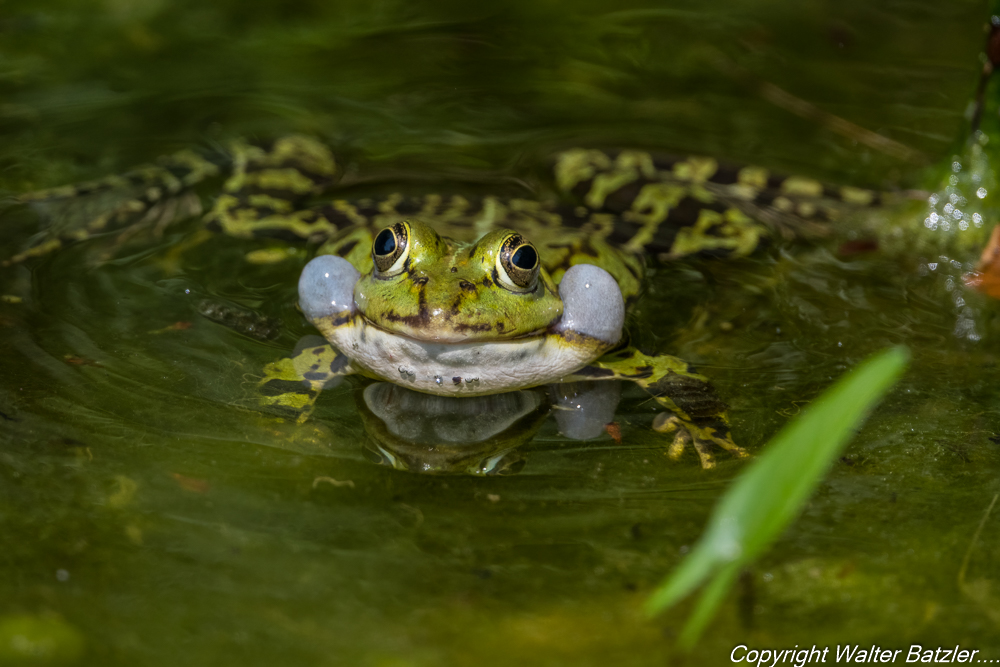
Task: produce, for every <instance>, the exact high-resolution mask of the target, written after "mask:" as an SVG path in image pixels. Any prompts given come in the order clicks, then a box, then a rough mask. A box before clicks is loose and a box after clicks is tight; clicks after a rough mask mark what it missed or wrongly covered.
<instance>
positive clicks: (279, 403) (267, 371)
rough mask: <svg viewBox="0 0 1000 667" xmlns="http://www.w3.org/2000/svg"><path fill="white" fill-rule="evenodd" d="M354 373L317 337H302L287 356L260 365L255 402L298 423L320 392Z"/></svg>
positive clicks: (307, 413) (333, 349) (332, 348)
mask: <svg viewBox="0 0 1000 667" xmlns="http://www.w3.org/2000/svg"><path fill="white" fill-rule="evenodd" d="M354 372H355V371H354V369H353V368H351V364H350V361H349V360H348V359H347V357H346V356H344V355H343V354H341V353H340V352H339V351H338V350H337V349H336V348H334V347H333V346H331V345H330V344H329V343H326V342H324V341H323V339H322V338H319V337H318V336H305V337H303V338H302V339H301V340H300V341H299V344H298V345H296V346H295V351H294V352H293V353H292V356H291V357H288V358H285V359H280V360H278V361H275V362H272V363H270V364H267V365H266V366H264V377H262V378H261V379H260V381H259V382H258V383H257V394H258V402H259V404H260V405H262V406H266V407H269V408H271V409H275V410H276V411H277V412H279V413H280V414H282V416H286V417H289V418H294V419H295V421H297V422H299V423H302V422H304V421H305V420H306V419H308V418H309V415H310V414H312V411H313V407H314V406H315V404H316V399H317V398H318V397H319V393H320V392H321V391H322V390H323V389H329V388H331V387H335V386H337V385H338V384H339V383H340V379H341V378H342V377H344V376H345V375H351V374H352V373H354Z"/></svg>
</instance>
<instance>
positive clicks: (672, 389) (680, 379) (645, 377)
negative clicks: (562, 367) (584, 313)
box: [566, 347, 747, 468]
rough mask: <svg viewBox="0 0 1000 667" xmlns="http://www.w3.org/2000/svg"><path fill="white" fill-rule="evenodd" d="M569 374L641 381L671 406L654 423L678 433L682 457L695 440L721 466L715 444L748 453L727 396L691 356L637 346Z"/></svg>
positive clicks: (673, 448)
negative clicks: (732, 427)
mask: <svg viewBox="0 0 1000 667" xmlns="http://www.w3.org/2000/svg"><path fill="white" fill-rule="evenodd" d="M566 379H567V380H582V379H588V380H602V379H603V380H629V381H631V382H635V383H636V384H638V385H639V386H641V387H642V388H643V389H645V390H646V391H647V392H649V393H650V394H651V395H652V396H653V398H654V399H655V400H656V402H657V403H659V404H660V405H661V406H663V407H664V408H665V409H666V412H663V413H661V414H659V415H657V417H656V419H655V420H654V422H653V428H654V429H655V430H657V431H659V432H661V433H673V434H674V439H673V442H672V443H671V445H670V447H669V448H668V450H667V455H668V456H670V458H672V459H676V458H678V457H680V456H681V454H683V452H684V450H685V449H686V448H687V447H688V446H689V445H691V446H693V447H694V449H695V451H696V452H697V453H698V457H699V458H700V459H701V465H702V467H703V468H712V467H714V466H715V458H714V456H713V452H712V450H713V449H714V448H715V447H721V448H722V449H724V450H726V451H728V452H731V453H733V454H734V455H736V456H738V457H745V456H747V453H746V451H745V450H744V449H743V448H742V447H739V446H738V445H737V444H736V443H735V442H733V438H732V435H731V434H730V432H729V424H728V420H727V417H726V404H725V403H723V402H722V400H721V399H720V398H719V396H718V394H717V393H716V391H715V388H714V387H713V386H712V385H711V384H710V383H709V381H708V378H706V377H705V376H703V375H700V374H698V373H695V372H694V370H693V369H692V368H691V367H690V366H689V365H688V364H687V362H685V361H683V360H681V359H678V358H677V357H671V356H669V355H665V354H663V355H655V356H650V355H647V354H643V353H642V352H640V351H638V350H636V349H635V348H632V347H628V348H625V349H623V350H618V351H615V352H611V353H608V354H606V355H604V356H603V357H601V358H600V359H598V360H597V361H595V362H593V363H592V364H590V365H589V366H586V367H584V368H582V369H581V370H579V371H577V373H575V374H574V375H573V376H572V377H570V378H566Z"/></svg>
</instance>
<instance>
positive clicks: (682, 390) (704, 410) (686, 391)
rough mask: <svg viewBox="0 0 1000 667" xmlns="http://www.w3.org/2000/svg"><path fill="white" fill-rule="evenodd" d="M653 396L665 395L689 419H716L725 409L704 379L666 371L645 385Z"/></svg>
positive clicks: (713, 389)
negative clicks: (657, 378)
mask: <svg viewBox="0 0 1000 667" xmlns="http://www.w3.org/2000/svg"><path fill="white" fill-rule="evenodd" d="M647 390H648V391H649V393H651V394H652V395H653V396H666V397H667V398H669V399H670V400H671V401H673V402H674V404H675V405H677V407H678V408H680V409H681V410H683V411H684V412H685V413H687V415H688V416H689V417H691V419H694V420H698V419H713V420H714V419H716V418H717V417H718V415H720V414H722V413H724V412H725V411H726V407H727V406H726V404H725V403H723V402H722V400H721V399H720V398H719V395H718V394H717V393H716V392H715V388H714V387H713V386H712V385H710V384H708V382H706V381H705V380H699V379H697V378H692V377H687V376H684V375H680V374H678V373H676V372H674V371H668V372H667V374H666V375H664V376H663V377H661V378H660V379H659V380H657V381H656V382H654V383H652V384H650V385H649V386H648V387H647Z"/></svg>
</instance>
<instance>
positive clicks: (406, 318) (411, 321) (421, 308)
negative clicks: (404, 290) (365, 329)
mask: <svg viewBox="0 0 1000 667" xmlns="http://www.w3.org/2000/svg"><path fill="white" fill-rule="evenodd" d="M409 268H410V258H409V257H407V258H406V265H405V266H404V268H403V271H404V272H405V273H407V274H408V275H409V278H410V280H412V281H413V284H414V285H416V286H417V288H418V289H417V314H416V315H400V314H399V313H397V312H396V311H394V310H390V311H386V313H385V314H383V315H382V317H383V318H384V319H386V320H388V321H389V322H401V323H403V324H405V325H406V326H409V327H413V328H414V329H421V328H424V327H426V326H428V325H429V324H430V321H431V314H430V310H429V309H428V308H427V290H426V286H427V278H426V276H422V277H419V278H415V277H414V276H413V275H412V274H410V272H409ZM376 277H377V276H376ZM386 280H391V278H387V279H386Z"/></svg>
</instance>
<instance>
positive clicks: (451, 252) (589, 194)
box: [5, 135, 881, 469]
mask: <svg viewBox="0 0 1000 667" xmlns="http://www.w3.org/2000/svg"><path fill="white" fill-rule="evenodd" d="M227 170H228V171H229V174H228V176H227V177H225V181H224V183H223V186H222V193H221V194H220V195H219V196H218V197H217V198H216V199H215V200H214V203H213V204H212V206H211V208H210V210H209V211H208V213H207V214H206V215H205V216H204V221H205V225H206V227H207V228H208V229H209V230H214V231H217V232H221V233H224V234H227V235H229V236H231V237H234V238H236V239H241V238H242V239H251V238H259V237H275V238H282V239H287V240H291V241H304V242H306V243H307V244H310V245H311V246H312V248H313V249H314V252H313V253H312V254H313V255H314V257H313V258H312V259H311V260H310V261H309V262H308V263H307V264H306V265H305V266H304V268H303V270H302V273H301V276H300V280H299V286H298V287H299V289H298V292H299V307H300V309H301V311H302V313H303V315H304V316H305V318H306V319H307V320H308V321H309V322H310V323H311V324H312V325H313V326H314V327H316V329H317V330H318V331H319V332H320V333H321V334H322V335H323V337H324V338H325V339H326V341H327V342H326V343H323V344H318V345H307V346H302V347H301V349H297V350H296V351H295V353H294V354H292V355H291V356H289V357H287V358H284V359H281V360H278V361H275V362H272V363H269V364H267V365H266V366H265V367H264V368H263V370H262V377H261V379H260V380H259V382H258V385H257V389H258V392H259V402H260V405H261V406H263V407H266V408H273V409H277V410H280V411H283V412H284V413H285V414H287V415H290V416H293V417H294V419H295V420H296V421H299V422H301V421H304V420H306V419H308V418H309V416H310V414H311V412H312V409H313V407H314V405H315V402H316V400H317V398H318V396H319V395H320V392H321V391H322V390H323V389H324V388H325V387H328V386H330V385H331V384H333V383H335V382H337V381H339V379H340V378H343V377H346V376H351V375H353V376H359V377H362V378H367V379H368V380H374V381H378V382H389V383H393V384H396V385H400V386H402V387H405V388H407V389H411V390H414V391H417V392H423V393H427V394H432V395H439V396H453V397H477V396H484V395H490V394H499V393H504V392H511V391H521V390H526V389H531V388H535V387H543V386H547V385H560V384H564V383H576V382H600V381H623V382H631V383H634V384H636V385H638V386H639V387H641V388H642V389H643V390H645V391H646V392H647V393H648V394H649V395H650V396H651V397H652V399H653V400H654V401H655V402H656V404H657V405H658V406H659V407H660V408H661V409H662V412H661V413H660V414H658V415H657V417H656V418H655V419H654V422H653V428H654V430H656V431H658V432H660V433H663V434H665V437H666V438H667V439H669V440H670V442H669V444H668V446H667V452H668V453H669V455H670V457H671V458H675V459H676V458H679V457H680V456H681V455H682V454H683V452H684V451H686V450H687V449H689V448H693V449H694V450H695V452H696V453H697V455H698V457H699V460H700V463H701V466H702V467H703V468H705V469H709V468H712V467H714V466H715V465H716V459H715V453H716V451H717V450H720V449H721V450H722V451H724V452H728V453H729V454H731V455H732V456H733V457H736V458H743V457H746V456H747V455H748V452H747V450H746V449H744V448H743V447H741V446H739V445H737V444H736V443H735V442H734V440H733V437H732V434H731V430H730V426H729V420H728V415H727V406H726V404H725V403H724V402H723V401H722V400H721V398H720V397H719V395H718V393H717V391H716V390H715V389H714V387H713V386H712V384H711V383H710V381H709V379H708V378H707V377H706V376H704V375H702V374H701V373H699V372H698V371H697V370H696V369H695V368H694V367H693V366H692V365H691V364H689V363H687V362H686V361H684V360H682V359H679V358H677V357H674V356H671V355H669V354H665V353H662V352H646V351H642V350H639V349H638V348H636V347H634V346H632V345H631V344H630V342H629V337H628V332H627V328H626V326H625V321H626V313H627V311H628V309H629V308H631V307H632V306H633V305H634V304H635V302H636V301H637V299H638V298H639V297H640V295H641V293H642V290H643V286H644V283H645V279H646V276H647V270H648V268H649V266H650V265H651V264H652V263H656V262H668V261H678V260H681V259H683V258H685V257H690V256H693V255H710V256H717V257H740V256H745V255H748V254H750V253H752V252H754V251H755V250H756V249H757V248H758V247H759V246H760V245H762V244H763V243H765V242H766V240H767V239H768V238H772V237H774V236H786V237H787V236H797V237H798V236H802V237H817V236H823V235H826V234H828V233H829V230H830V223H831V222H832V221H834V220H836V219H837V218H838V217H839V216H840V215H842V214H843V213H844V212H845V211H849V210H852V209H854V208H857V207H868V206H872V205H876V204H878V203H880V198H881V195H880V194H879V193H877V192H873V191H869V190H863V189H859V188H854V187H848V186H845V187H832V186H829V185H824V184H822V183H820V182H818V181H815V180H812V179H809V178H803V177H794V176H792V177H784V176H780V175H776V174H772V173H770V172H769V171H768V170H766V169H763V168H760V167H754V166H738V165H729V164H726V163H724V162H721V161H718V160H716V159H714V158H709V157H701V156H687V157H676V156H660V155H656V154H653V153H650V152H646V151H642V150H616V151H606V150H600V149H591V148H572V149H568V150H564V151H561V152H559V153H558V154H557V155H556V156H555V158H554V160H553V162H552V172H553V178H552V181H553V184H552V187H551V193H550V194H546V193H543V194H542V195H541V196H533V197H517V196H499V195H486V196H478V197H473V196H465V195H462V194H450V195H449V194H446V193H432V194H423V195H414V194H408V193H405V192H390V193H388V194H383V195H380V196H375V197H362V198H355V199H331V198H328V195H329V193H330V192H331V191H332V190H335V188H336V187H337V181H338V179H339V178H340V176H341V174H342V170H341V167H340V165H339V164H338V162H337V160H336V159H335V157H334V154H333V152H332V151H331V150H330V149H329V147H327V146H326V145H324V144H323V143H322V142H319V141H317V140H315V139H313V138H310V137H306V136H299V135H293V136H289V137H283V138H279V139H277V140H275V141H274V142H272V143H270V144H254V143H250V142H244V141H237V142H234V143H233V144H232V145H231V146H230V148H229V149H228V150H227V151H215V152H213V153H198V152H195V151H183V152H180V153H177V154H175V155H173V156H168V157H166V158H163V159H161V160H160V161H159V162H158V163H157V164H154V165H149V166H146V167H142V168H139V169H136V170H133V171H131V172H128V173H126V174H123V175H121V176H117V177H114V178H112V179H105V180H102V181H95V182H93V183H86V184H82V185H78V186H66V187H63V188H57V189H54V190H47V191H39V192H34V193H29V194H27V195H25V196H23V197H22V198H21V201H22V202H23V203H25V204H28V205H32V206H35V207H36V208H38V209H39V210H41V211H43V212H45V211H48V212H49V214H50V217H52V218H53V219H54V222H53V224H51V225H50V227H49V231H48V233H47V234H43V235H42V236H40V237H39V238H38V239H37V240H36V241H35V243H33V244H32V245H31V246H29V247H28V248H27V249H25V250H24V251H23V252H21V253H19V254H18V255H16V256H14V257H12V258H10V259H9V260H6V261H5V265H11V264H16V263H20V262H23V261H27V260H30V259H31V258H33V257H39V256H43V255H45V254H48V253H50V252H53V251H54V250H57V249H58V248H60V247H61V246H63V245H65V244H66V243H70V242H79V241H84V240H87V239H89V238H91V237H93V236H95V235H98V234H115V235H116V237H115V241H114V243H112V248H114V247H116V246H117V245H119V244H121V243H124V242H126V241H128V240H129V239H131V238H133V237H134V236H136V235H137V234H138V233H140V232H141V231H142V230H148V231H151V232H152V233H154V234H156V233H162V230H163V229H165V228H166V227H167V226H168V225H170V224H173V223H174V222H175V221H177V220H179V219H184V218H190V217H194V216H198V215H201V207H200V198H199V197H198V195H197V194H196V187H197V186H200V185H201V184H202V183H203V182H205V181H208V180H211V179H213V178H218V177H220V176H221V175H223V174H224V173H225V172H226V171H227ZM86 201H90V202H95V201H96V202H97V203H96V204H92V205H89V206H88V205H83V203H82V202H86ZM81 211H82V212H83V213H82V214H81V213H80V212H81ZM94 211H97V213H96V214H94V213H93V212H94ZM74 216H75V218H74ZM198 238H201V237H198V236H197V235H196V236H195V238H194V240H192V243H197V242H198Z"/></svg>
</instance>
